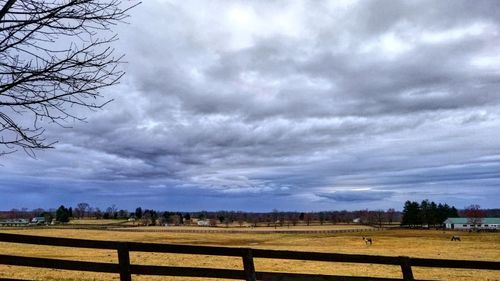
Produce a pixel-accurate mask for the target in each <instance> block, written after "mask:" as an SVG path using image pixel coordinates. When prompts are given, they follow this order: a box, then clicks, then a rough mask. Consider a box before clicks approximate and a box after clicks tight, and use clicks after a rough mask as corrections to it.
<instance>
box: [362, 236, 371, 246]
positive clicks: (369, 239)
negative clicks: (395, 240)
mask: <svg viewBox="0 0 500 281" xmlns="http://www.w3.org/2000/svg"><path fill="white" fill-rule="evenodd" d="M363 241H365V244H366V245H368V243H370V245H371V244H372V242H373V240H372V238H371V237H363Z"/></svg>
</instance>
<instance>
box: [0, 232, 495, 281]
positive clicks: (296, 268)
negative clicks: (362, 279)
mask: <svg viewBox="0 0 500 281" xmlns="http://www.w3.org/2000/svg"><path fill="white" fill-rule="evenodd" d="M1 231H2V232H6V233H19V234H27V235H41V236H53V237H68V238H81V239H95V240H115V241H134V242H149V243H173V244H190V245H214V246H230V247H251V248H261V249H279V250H296V251H317V252H327V253H350V254H369V255H386V256H401V255H405V256H411V257H422V258H442V259H470V260H489V261H500V233H457V232H443V231H433V230H388V231H377V232H365V233H362V232H361V233H338V234H277V233H274V234H256V233H252V232H251V231H249V232H248V233H237V234H235V233H169V232H122V231H102V230H82V229H29V230H15V229H11V230H1ZM453 235H459V236H460V237H461V240H462V241H460V242H459V241H450V238H451V237H452V236H453ZM363 236H365V237H371V238H372V239H373V244H372V245H367V244H365V242H364V241H363V240H362V237H363ZM0 252H1V253H4V254H12V255H20V256H32V257H47V258H58V259H69V260H81V261H100V262H113V263H116V262H117V256H116V253H115V252H114V251H108V250H91V249H72V248H64V247H48V246H36V245H22V244H12V243H0ZM130 258H131V262H132V263H138V264H149V265H173V266H176V265H177V266H194V267H213V268H229V269H239V268H241V267H242V264H241V259H239V258H231V257H211V256H200V255H181V254H160V253H140V252H139V253H137V252H134V253H131V257H130ZM255 267H256V269H257V270H266V271H287V272H301V273H319V274H335V275H361V276H377V277H395V278H398V277H401V271H400V268H399V267H396V266H382V265H363V264H343V263H326V262H308V261H290V260H273V259H256V260H255ZM498 273H499V272H498V271H496V272H494V271H484V270H455V269H440V268H435V269H434V268H418V267H415V268H414V275H415V278H416V279H427V280H500V277H499V276H498V275H499V274H498ZM0 278H25V279H36V280H118V279H119V278H118V275H113V274H99V273H86V272H72V271H62V270H49V269H39V268H25V267H15V266H3V265H0ZM191 279H192V278H182V277H157V278H155V277H153V278H152V277H141V276H134V277H133V280H175V281H177V280H179V281H181V280H184V281H187V280H191ZM198 280H215V279H198Z"/></svg>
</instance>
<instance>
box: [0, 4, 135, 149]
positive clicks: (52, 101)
mask: <svg viewBox="0 0 500 281" xmlns="http://www.w3.org/2000/svg"><path fill="white" fill-rule="evenodd" d="M138 4H139V3H135V4H132V5H130V4H129V5H128V6H125V4H124V3H122V2H121V1H120V0H17V1H13V0H8V1H5V0H4V1H1V0H0V7H2V9H1V10H0V11H1V14H0V15H1V16H0V145H1V146H3V149H0V155H1V154H3V153H10V152H13V151H15V150H17V148H19V147H20V148H22V149H24V150H25V151H26V152H28V154H30V155H33V153H34V150H38V149H46V148H51V147H53V144H54V142H49V143H47V141H46V139H45V136H44V132H45V131H44V128H43V125H42V124H46V123H56V124H59V125H61V126H64V121H65V120H67V119H73V120H84V119H85V117H82V116H79V115H77V114H75V113H74V110H72V107H82V108H88V109H100V108H102V107H103V106H104V105H105V104H107V103H108V102H109V101H110V100H109V99H108V100H106V99H103V97H102V95H101V90H102V89H104V88H106V87H109V86H112V85H115V84H117V83H118V82H119V80H120V78H121V77H122V76H123V75H124V73H123V71H122V70H120V69H119V67H118V66H119V65H120V64H121V63H122V61H121V60H122V57H123V56H118V57H116V56H114V49H113V48H112V47H111V44H112V43H113V42H114V41H116V40H117V37H116V34H114V33H113V31H112V29H113V27H114V26H115V25H116V24H118V23H120V22H123V21H124V20H125V19H126V18H127V16H128V15H127V12H128V11H129V9H131V8H133V7H135V6H136V5H138ZM26 118H29V120H32V121H31V123H30V125H26V124H25V123H26V122H22V121H21V120H26ZM41 121H43V122H41Z"/></svg>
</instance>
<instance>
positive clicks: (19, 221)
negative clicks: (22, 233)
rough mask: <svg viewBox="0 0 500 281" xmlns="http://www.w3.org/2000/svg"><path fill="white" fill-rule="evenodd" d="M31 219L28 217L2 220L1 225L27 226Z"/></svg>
mask: <svg viewBox="0 0 500 281" xmlns="http://www.w3.org/2000/svg"><path fill="white" fill-rule="evenodd" d="M28 224H29V221H28V220H26V219H10V220H0V226H27V225H28Z"/></svg>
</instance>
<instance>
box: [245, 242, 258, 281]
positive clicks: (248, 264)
mask: <svg viewBox="0 0 500 281" xmlns="http://www.w3.org/2000/svg"><path fill="white" fill-rule="evenodd" d="M243 269H244V271H245V280H246V281H256V280H257V278H256V277H255V266H254V264H253V254H252V249H247V250H245V252H244V253H243Z"/></svg>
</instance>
